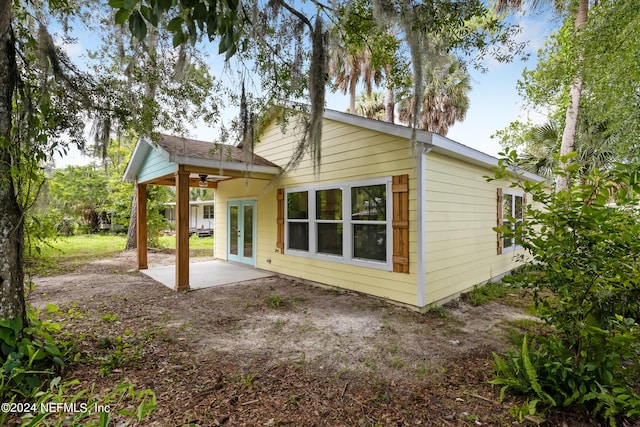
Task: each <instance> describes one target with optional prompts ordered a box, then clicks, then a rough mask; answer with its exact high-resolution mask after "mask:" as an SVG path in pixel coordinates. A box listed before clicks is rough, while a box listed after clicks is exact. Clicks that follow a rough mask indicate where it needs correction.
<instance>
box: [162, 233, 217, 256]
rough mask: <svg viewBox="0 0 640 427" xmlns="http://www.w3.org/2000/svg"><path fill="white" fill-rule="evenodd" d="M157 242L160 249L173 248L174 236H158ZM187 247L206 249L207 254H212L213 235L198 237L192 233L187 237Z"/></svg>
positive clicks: (174, 244)
mask: <svg viewBox="0 0 640 427" xmlns="http://www.w3.org/2000/svg"><path fill="white" fill-rule="evenodd" d="M158 242H159V243H160V247H161V248H162V249H175V248H176V236H160V237H158ZM189 249H190V250H196V251H199V250H208V251H209V252H210V253H209V256H211V255H213V236H208V237H198V236H196V235H193V236H191V237H189Z"/></svg>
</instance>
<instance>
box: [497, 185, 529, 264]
mask: <svg viewBox="0 0 640 427" xmlns="http://www.w3.org/2000/svg"><path fill="white" fill-rule="evenodd" d="M507 197H510V198H512V201H511V216H512V217H514V218H516V216H515V215H514V213H515V208H516V203H515V201H516V199H515V198H516V197H521V198H522V217H521V218H516V224H517V221H518V220H520V221H524V212H525V210H526V205H525V197H524V193H523V192H522V191H517V190H514V189H513V188H508V189H507V188H503V189H502V206H500V209H502V224H503V225H504V223H505V221H506V217H505V215H504V202H505V200H506V198H507ZM516 224H514V226H515V225H516ZM500 238H501V239H502V242H503V243H502V252H503V253H504V252H512V251H516V250H518V249H521V248H522V245H520V244H518V243H516V240H515V237H514V238H513V240H512V242H511V246H505V245H504V239H505V237H504V236H500Z"/></svg>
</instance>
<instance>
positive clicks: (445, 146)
mask: <svg viewBox="0 0 640 427" xmlns="http://www.w3.org/2000/svg"><path fill="white" fill-rule="evenodd" d="M324 117H325V118H326V119H328V120H335V121H339V122H342V123H346V124H350V125H353V126H359V127H364V128H367V129H371V130H374V131H377V132H382V133H386V134H389V135H393V136H397V137H400V138H406V139H412V138H413V136H414V132H415V138H416V142H417V143H420V144H422V145H423V146H424V147H425V148H426V149H427V150H429V149H431V150H433V151H434V152H436V153H439V154H443V155H445V156H449V157H453V158H457V159H460V160H463V161H465V162H468V163H471V164H475V165H478V166H482V167H486V168H494V167H497V166H498V159H497V158H495V157H493V156H491V155H489V154H486V153H483V152H482V151H478V150H476V149H474V148H471V147H468V146H466V145H464V144H461V143H459V142H456V141H454V140H452V139H449V138H446V137H444V136H441V135H438V134H436V133H432V132H428V131H424V130H419V129H415V130H414V129H413V128H410V127H407V126H402V125H397V124H393V123H388V122H383V121H379V120H373V119H367V118H366V117H361V116H356V115H353V114H348V113H341V112H339V111H334V110H325V113H324ZM517 174H518V175H519V176H521V177H523V178H525V179H527V180H528V181H533V182H543V181H547V180H546V179H545V178H543V177H541V176H538V175H536V174H533V173H531V172H527V171H525V170H522V169H520V170H518V171H517Z"/></svg>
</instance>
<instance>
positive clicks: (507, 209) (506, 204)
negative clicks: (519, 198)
mask: <svg viewBox="0 0 640 427" xmlns="http://www.w3.org/2000/svg"><path fill="white" fill-rule="evenodd" d="M502 204H503V215H502V217H503V218H505V219H506V218H507V217H509V216H513V196H512V195H511V194H505V195H504V199H503V203H502Z"/></svg>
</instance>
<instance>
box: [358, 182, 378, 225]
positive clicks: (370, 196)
mask: <svg viewBox="0 0 640 427" xmlns="http://www.w3.org/2000/svg"><path fill="white" fill-rule="evenodd" d="M386 208H387V186H386V185H384V184H380V185H368V186H366V187H353V188H352V189H351V219H353V220H358V221H384V220H386V218H387V212H386V211H387V209H386Z"/></svg>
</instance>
